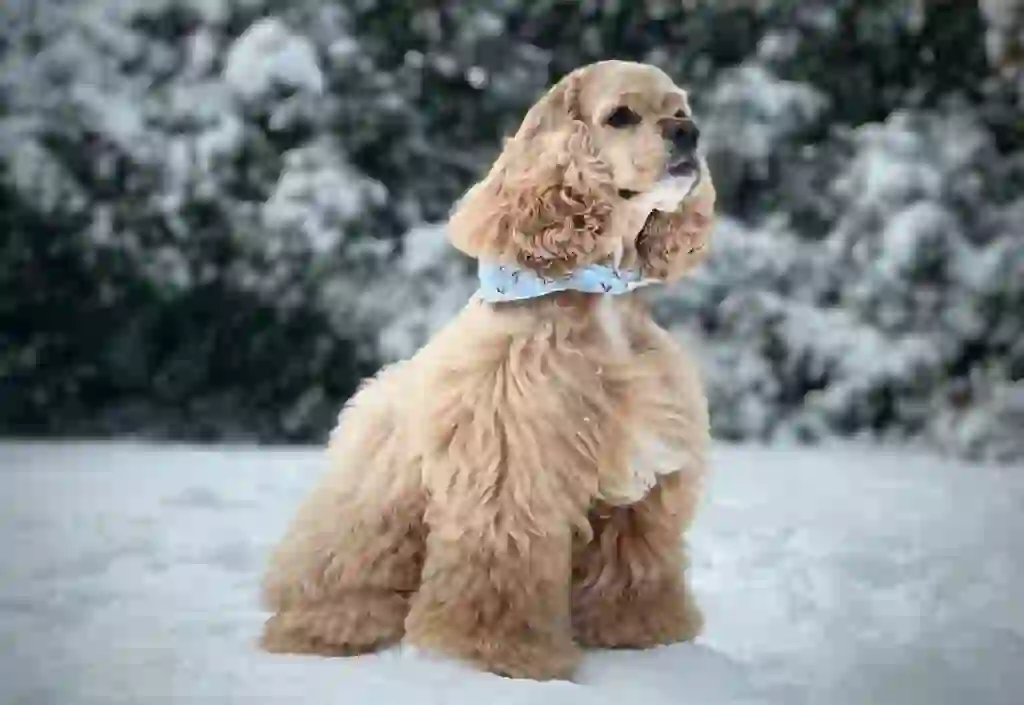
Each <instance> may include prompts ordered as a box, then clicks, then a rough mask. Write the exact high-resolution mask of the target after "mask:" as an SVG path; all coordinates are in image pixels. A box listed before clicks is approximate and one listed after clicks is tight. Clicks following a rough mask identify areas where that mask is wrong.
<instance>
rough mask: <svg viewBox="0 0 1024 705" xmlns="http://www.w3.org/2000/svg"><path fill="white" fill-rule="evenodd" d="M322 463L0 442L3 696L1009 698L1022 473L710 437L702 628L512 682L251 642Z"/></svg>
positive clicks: (697, 543) (413, 661)
mask: <svg viewBox="0 0 1024 705" xmlns="http://www.w3.org/2000/svg"><path fill="white" fill-rule="evenodd" d="M320 463H321V458H320V456H319V454H318V453H316V452H315V451H310V450H282V449H255V448H208V449H196V448H181V447H154V446H146V445H135V444H126V443H118V444H52V443H45V444H43V443H38V444H21V443H8V444H0V537H2V548H0V702H2V703H5V704H7V703H12V704H13V703H17V704H19V705H20V704H24V705H28V704H30V703H31V704H36V703H47V704H48V703H53V704H54V705H84V704H87V703H125V704H126V705H129V704H130V705H141V704H143V703H148V702H160V703H168V702H181V703H190V704H201V703H232V702H245V703H256V702H260V703H279V702H309V703H316V704H317V705H324V704H327V703H346V704H352V705H359V704H362V703H372V704H373V705H390V704H391V703H402V704H403V705H405V704H419V703H423V704H428V703H430V704H441V703H445V704H448V703H452V704H458V703H467V704H468V703H472V704H473V705H477V704H480V705H507V704H511V703H554V704H556V705H563V704H566V703H576V702H579V703H587V704H588V705H593V704H595V703H617V704H620V705H621V703H624V702H628V703H636V705H648V704H651V705H657V704H659V703H679V704H685V705H688V704H690V703H700V704H713V703H730V704H731V703H766V702H770V703H815V704H817V703H822V704H825V705H845V704H847V703H849V704H851V705H852V704H854V703H857V704H870V705H887V704H889V703H892V704H894V705H895V704H900V705H905V704H917V703H920V704H921V705H924V704H926V703H927V704H928V705H939V704H946V703H949V704H950V705H952V704H954V703H955V704H959V703H969V704H970V705H987V704H990V703H991V704H996V703H999V704H1003V703H1005V704H1006V705H1011V704H1019V703H1021V702H1024V589H1022V587H1021V586H1022V585H1024V468H1021V467H1002V468H999V467H991V466H971V465H965V464H957V463H953V462H950V461H945V460H942V459H938V458H935V457H932V456H928V455H923V454H918V453H916V452H909V451H902V452H897V451H890V450H880V449H871V448H864V447H857V446H839V447H835V446H834V447H831V448H827V449H816V450H810V449H796V448H790V449H765V448H759V447H751V446H744V447H721V448H719V449H718V450H717V453H716V462H715V474H714V478H713V480H712V481H711V483H710V486H709V488H708V494H707V498H706V503H705V506H704V508H703V510H702V513H701V515H700V519H699V521H698V523H697V525H696V527H695V530H694V532H693V534H692V545H693V551H694V560H693V576H694V580H695V581H696V584H697V586H698V590H699V593H700V597H701V602H702V605H703V606H704V608H705V611H706V614H707V618H708V619H707V629H706V632H705V634H704V635H703V636H702V637H701V638H700V640H699V641H698V642H697V643H696V644H693V645H681V646H675V647H669V648H664V649H660V650H656V651H649V652H614V653H611V652H608V653H594V654H592V655H590V656H588V658H587V660H586V661H585V663H584V666H583V668H582V670H581V672H580V674H579V678H578V679H577V680H578V682H576V683H567V682H557V683H532V682H524V681H510V680H505V679H501V678H497V677H492V676H490V675H486V674H478V673H475V672H471V671H469V670H468V669H465V668H463V667H461V666H458V665H455V664H450V663H447V662H441V661H435V660H428V659H426V658H424V657H422V656H419V655H416V654H413V653H410V652H408V651H403V650H401V649H396V650H393V651H391V652H389V653H386V654H383V655H381V656H368V657H361V658H358V659H343V660H337V659H319V658H305V657H280V656H270V655H267V654H262V653H260V652H258V651H256V650H255V649H254V648H253V640H254V638H255V636H256V634H257V633H258V630H259V627H260V624H261V622H262V620H263V618H264V615H263V613H262V612H261V610H260V608H259V606H258V604H257V603H256V599H255V597H256V595H255V593H256V585H257V580H258V575H259V573H260V570H261V567H262V564H263V560H264V556H265V554H266V551H267V549H268V547H269V545H270V544H271V543H272V542H273V541H274V540H275V538H276V537H277V536H278V535H279V533H280V532H281V530H282V529H283V528H284V525H285V523H286V521H287V520H288V518H289V516H290V513H291V511H292V510H293V508H294V505H295V503H296V502H297V501H298V500H299V499H300V497H301V496H302V495H303V493H304V492H305V491H306V489H307V488H308V487H309V485H310V482H311V481H312V480H313V478H314V476H315V475H316V473H317V472H318V471H319V465H320Z"/></svg>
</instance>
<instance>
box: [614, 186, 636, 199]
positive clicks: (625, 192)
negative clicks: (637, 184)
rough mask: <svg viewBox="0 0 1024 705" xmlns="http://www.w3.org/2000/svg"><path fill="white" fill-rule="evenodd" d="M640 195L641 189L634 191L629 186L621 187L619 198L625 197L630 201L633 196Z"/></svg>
mask: <svg viewBox="0 0 1024 705" xmlns="http://www.w3.org/2000/svg"><path fill="white" fill-rule="evenodd" d="M639 195H640V192H639V191H633V190H632V189H628V188H620V189H619V198H622V199H624V200H626V201H628V200H629V199H631V198H633V197H635V196H639Z"/></svg>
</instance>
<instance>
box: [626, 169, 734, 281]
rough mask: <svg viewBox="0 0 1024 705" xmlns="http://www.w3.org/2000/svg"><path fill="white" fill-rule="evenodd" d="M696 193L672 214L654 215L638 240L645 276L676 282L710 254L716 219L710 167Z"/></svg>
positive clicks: (706, 170) (704, 170)
mask: <svg viewBox="0 0 1024 705" xmlns="http://www.w3.org/2000/svg"><path fill="white" fill-rule="evenodd" d="M701 168H702V170H703V176H702V178H701V182H700V184H698V185H697V188H696V190H695V192H694V193H693V194H691V195H690V196H688V197H687V198H686V199H685V200H684V201H683V203H682V204H681V205H680V207H679V210H677V211H675V212H673V213H662V212H660V211H655V212H653V213H651V215H650V217H649V218H648V219H647V222H646V223H645V224H644V227H643V229H642V230H641V231H640V234H639V235H638V236H637V239H636V250H637V256H638V257H639V259H640V264H641V270H642V272H643V274H644V276H647V277H653V278H655V279H663V280H665V281H673V280H675V279H678V278H680V277H682V276H683V275H684V274H686V273H688V272H689V271H690V270H692V269H693V268H694V267H696V266H697V265H698V264H700V263H701V262H702V261H704V259H705V258H706V257H707V255H708V238H709V236H710V235H711V229H712V227H713V225H714V218H715V198H716V194H715V186H714V183H713V182H712V180H711V173H710V172H709V171H708V168H707V164H706V163H704V162H702V164H701Z"/></svg>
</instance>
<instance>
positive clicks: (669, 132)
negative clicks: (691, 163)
mask: <svg viewBox="0 0 1024 705" xmlns="http://www.w3.org/2000/svg"><path fill="white" fill-rule="evenodd" d="M662 134H663V135H664V136H665V139H667V140H668V141H669V142H671V143H672V147H673V148H674V149H675V150H677V151H679V152H692V151H693V150H695V149H697V141H698V140H699V139H700V129H699V128H698V127H697V124H696V123H695V122H694V121H693V120H670V121H669V122H667V123H665V125H664V127H662Z"/></svg>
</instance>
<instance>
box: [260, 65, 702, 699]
mask: <svg viewBox="0 0 1024 705" xmlns="http://www.w3.org/2000/svg"><path fill="white" fill-rule="evenodd" d="M698 136H699V130H698V128H697V126H696V123H695V122H694V118H693V115H692V113H691V110H690V105H689V101H688V96H687V93H686V92H685V91H684V90H682V89H681V88H679V87H678V86H676V85H675V83H674V82H673V81H672V80H671V79H670V78H669V77H668V76H667V75H666V74H665V73H663V72H662V71H661V70H659V69H657V68H655V67H653V66H649V65H645V64H638V63H631V62H623V61H604V62H600V63H596V64H591V65H589V66H585V67H582V68H580V69H577V70H576V71H573V72H572V73H570V74H568V75H567V76H566V77H564V78H563V79H562V80H560V81H559V82H558V83H557V84H555V85H554V86H553V87H552V88H551V89H550V90H549V91H548V92H547V93H546V94H545V95H544V96H543V97H541V98H540V99H539V100H538V101H537V103H536V104H535V105H534V106H533V107H532V108H531V109H530V110H529V111H528V113H527V114H526V116H525V118H524V120H523V122H522V124H521V126H520V128H519V130H518V131H517V132H516V133H515V135H514V136H513V137H512V138H511V139H509V140H508V141H507V142H506V143H505V145H504V149H503V151H502V153H501V154H500V156H499V157H498V158H497V159H496V161H495V162H494V164H493V166H492V168H491V169H490V171H489V173H488V174H487V175H486V176H485V177H484V178H483V179H482V180H481V181H480V182H479V183H477V184H476V185H475V186H473V187H472V188H471V189H470V190H469V191H468V192H467V193H466V194H465V195H464V196H463V197H462V198H461V199H460V200H459V201H458V202H457V203H456V205H455V207H454V208H453V212H452V214H451V217H450V220H449V224H448V232H449V237H450V240H451V242H452V244H453V245H454V246H455V247H456V248H457V249H459V250H461V251H462V252H463V253H465V254H466V255H469V256H470V257H473V258H476V259H477V260H478V262H479V263H480V267H481V289H480V292H478V294H477V295H476V296H474V297H473V299H472V300H471V301H470V302H469V303H468V304H467V305H466V307H465V308H464V309H463V310H462V311H461V313H460V314H458V315H457V316H456V317H455V319H454V320H453V321H451V322H450V323H449V324H448V325H447V326H446V327H445V328H444V329H442V330H441V331H440V332H438V333H437V334H436V335H435V336H434V337H433V338H432V339H431V340H430V341H429V342H428V343H427V344H426V345H425V346H424V347H423V348H422V349H421V350H420V351H419V352H418V353H417V354H416V355H415V356H413V357H412V358H410V359H408V360H404V361H401V362H398V363H395V364H393V365H391V366H388V367H386V368H385V369H383V370H382V371H381V372H380V373H378V374H377V375H376V376H375V377H373V378H372V379H370V380H368V381H366V382H364V384H363V386H362V387H361V388H360V389H359V391H358V392H357V393H356V394H355V395H354V396H353V397H352V398H351V399H350V400H349V402H348V403H347V404H346V406H345V408H344V409H343V410H342V412H341V414H340V415H339V420H338V425H337V427H336V428H335V430H334V431H333V432H332V435H331V439H330V442H329V443H328V448H327V458H328V464H329V466H330V467H329V471H328V472H327V473H326V474H325V476H324V477H323V478H322V480H321V481H320V483H319V484H318V486H316V487H315V489H314V490H313V492H312V493H311V495H310V496H309V497H308V499H307V500H306V501H305V503H304V504H303V505H302V506H301V507H300V508H299V510H298V514H297V516H296V517H295V518H294V520H293V522H292V524H291V526H290V527H289V529H288V531H287V533H286V535H285V537H284V539H283V540H282V542H281V543H280V544H279V546H278V547H277V548H276V550H275V551H274V552H273V554H272V556H271V558H270V563H269V567H268V569H267V572H266V576H265V579H264V584H263V588H264V596H265V602H266V605H267V607H268V609H269V610H270V611H271V612H272V615H271V616H270V618H269V619H268V621H267V622H266V624H265V626H264V630H263V635H262V639H261V644H262V646H263V648H265V649H266V650H268V651H271V652H285V653H315V654H325V655H350V654H358V653H363V652H368V651H372V650H376V649H380V648H383V647H386V646H389V645H392V644H395V643H397V642H399V641H401V640H403V639H404V640H405V642H406V643H408V644H411V645H412V646H413V647H415V648H416V649H418V650H420V651H422V652H427V653H434V654H439V655H443V656H448V657H454V658H457V659H461V660H463V661H465V662H468V663H470V664H473V665H475V666H476V667H478V668H480V669H483V670H487V671H491V672H493V673H496V674H500V675H504V676H509V677H521V678H533V679H552V678H570V677H571V676H572V673H573V671H574V667H575V666H576V665H577V663H578V661H579V659H580V657H581V647H630V648H645V647H652V646H655V645H660V644H669V643H674V642H679V641H686V640H691V639H693V638H694V637H695V636H696V635H697V634H698V633H699V631H700V629H701V627H702V617H701V613H700V611H699V609H698V607H697V605H696V604H695V601H694V597H693V594H692V592H691V590H690V588H689V587H688V583H687V581H686V573H685V569H686V554H685V544H684V531H685V529H686V528H687V526H688V525H689V523H690V521H691V519H692V517H693V515H694V512H695V505H696V502H697V499H698V492H699V488H700V485H701V478H702V476H703V475H704V473H705V466H706V458H707V452H708V445H709V420H708V413H707V403H706V399H705V396H704V392H703V389H702V385H701V381H700V378H699V376H698V371H697V368H696V366H695V364H694V362H693V361H692V360H691V359H690V358H689V357H688V356H687V354H686V353H685V352H684V350H682V349H681V348H680V346H679V345H678V344H677V343H676V342H675V340H674V339H673V338H672V337H671V336H670V335H669V334H668V333H667V332H666V331H665V330H663V329H662V328H660V327H659V326H658V325H657V324H656V323H655V322H654V321H653V319H652V318H651V316H650V314H649V312H648V307H647V304H646V303H645V301H644V299H643V289H644V288H645V287H646V286H648V285H650V284H652V283H664V282H670V281H674V280H676V279H679V278H680V277H682V276H683V275H684V274H686V273H687V272H689V271H690V270H691V269H692V268H693V267H694V266H696V265H697V264H698V263H699V262H700V261H701V260H702V259H703V258H704V257H705V256H706V253H707V248H706V247H705V245H706V243H707V239H708V235H709V232H710V230H711V226H712V222H713V216H714V213H713V212H714V201H715V194H714V187H713V185H712V182H711V178H710V174H709V173H708V169H707V165H706V163H705V162H704V161H703V159H702V158H701V157H699V156H698V151H697V148H698ZM680 183H682V186H680ZM666 184H668V187H666ZM666 188H667V191H668V192H671V191H672V189H673V188H676V189H677V191H678V188H683V189H684V190H685V193H683V192H677V193H676V194H675V197H674V199H673V198H669V201H671V203H670V205H669V206H668V207H664V206H658V205H657V203H655V201H657V200H658V199H659V198H660V199H661V200H664V198H665V193H666ZM659 193H660V194H661V195H660V196H657V197H654V196H652V194H659ZM658 208H661V209H660V210H659V209H658Z"/></svg>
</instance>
